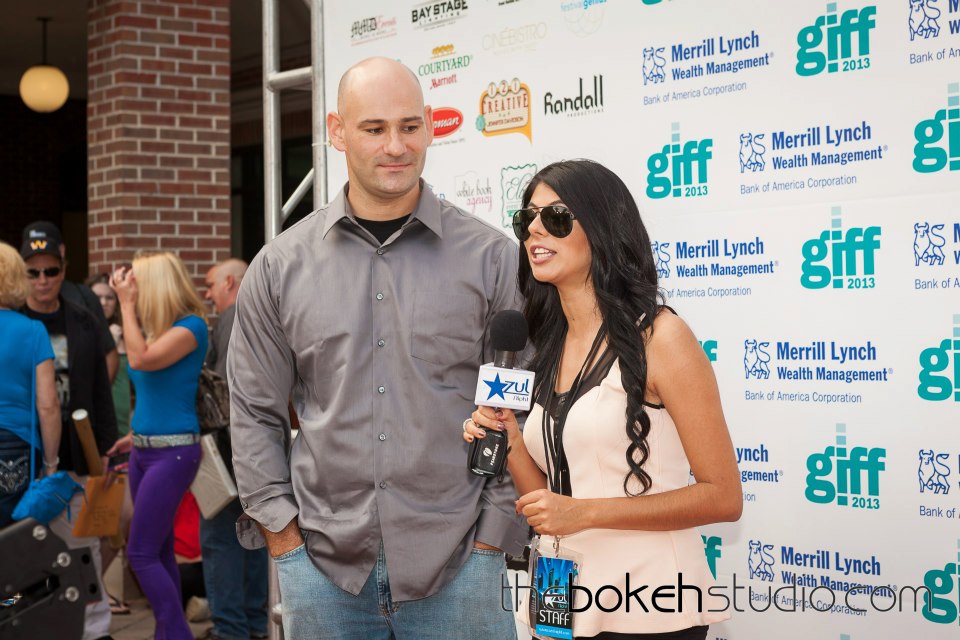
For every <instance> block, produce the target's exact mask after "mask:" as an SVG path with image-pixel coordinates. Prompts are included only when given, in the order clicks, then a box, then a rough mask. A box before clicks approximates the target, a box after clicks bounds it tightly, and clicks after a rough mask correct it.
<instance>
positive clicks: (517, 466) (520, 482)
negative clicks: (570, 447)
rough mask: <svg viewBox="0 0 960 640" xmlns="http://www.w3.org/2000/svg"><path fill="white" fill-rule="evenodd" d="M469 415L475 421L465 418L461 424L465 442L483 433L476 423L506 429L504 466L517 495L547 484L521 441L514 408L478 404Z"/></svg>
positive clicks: (500, 429) (481, 435)
mask: <svg viewBox="0 0 960 640" xmlns="http://www.w3.org/2000/svg"><path fill="white" fill-rule="evenodd" d="M471 419H472V420H473V423H474V424H471V423H469V422H468V423H467V424H465V425H464V428H463V433H464V436H463V439H464V440H466V441H467V442H473V439H474V438H482V437H483V435H484V432H483V429H481V428H480V427H478V426H476V425H478V424H479V425H482V426H484V427H487V428H490V429H494V430H496V431H506V433H507V447H508V448H509V449H510V453H509V454H508V455H507V469H508V470H509V471H510V477H511V478H513V484H514V486H516V488H517V493H518V494H519V495H521V496H522V495H526V494H528V493H530V492H531V491H534V490H536V489H545V488H546V486H547V476H546V474H544V473H543V471H541V470H540V467H538V466H537V463H536V462H534V461H533V458H532V457H530V453H529V452H528V451H527V447H526V445H525V444H524V442H523V434H522V433H521V432H520V426H519V425H518V424H517V417H516V416H515V415H514V413H513V411H511V410H510V409H494V408H492V407H477V410H476V411H474V412H473V415H472V416H471Z"/></svg>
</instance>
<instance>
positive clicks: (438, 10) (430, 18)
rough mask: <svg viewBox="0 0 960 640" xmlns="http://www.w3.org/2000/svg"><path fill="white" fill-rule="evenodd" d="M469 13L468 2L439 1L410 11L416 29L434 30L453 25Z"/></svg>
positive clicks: (455, 0)
mask: <svg viewBox="0 0 960 640" xmlns="http://www.w3.org/2000/svg"><path fill="white" fill-rule="evenodd" d="M466 12H467V0H438V1H437V2H425V3H423V4H418V5H416V6H415V7H413V9H412V10H411V11H410V22H411V23H412V24H413V28H414V29H434V28H437V27H442V26H446V25H448V24H453V23H454V22H455V21H456V20H457V19H459V18H460V17H462V16H463V14H464V13H466Z"/></svg>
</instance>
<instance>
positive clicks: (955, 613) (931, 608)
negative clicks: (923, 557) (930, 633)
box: [921, 540, 960, 626]
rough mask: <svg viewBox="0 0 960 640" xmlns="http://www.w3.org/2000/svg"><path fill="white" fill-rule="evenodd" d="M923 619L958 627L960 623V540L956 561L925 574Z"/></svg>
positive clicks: (958, 541)
mask: <svg viewBox="0 0 960 640" xmlns="http://www.w3.org/2000/svg"><path fill="white" fill-rule="evenodd" d="M923 586H924V587H926V588H927V589H929V593H927V594H924V598H923V609H922V610H921V613H922V614H923V617H924V618H925V619H926V620H928V621H930V622H933V623H936V624H949V625H953V626H957V622H958V621H960V588H958V587H960V540H957V555H956V559H955V560H954V561H951V562H946V563H944V565H943V569H939V568H937V569H930V570H929V571H927V572H926V573H925V574H923Z"/></svg>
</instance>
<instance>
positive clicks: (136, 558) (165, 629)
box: [127, 444, 200, 640]
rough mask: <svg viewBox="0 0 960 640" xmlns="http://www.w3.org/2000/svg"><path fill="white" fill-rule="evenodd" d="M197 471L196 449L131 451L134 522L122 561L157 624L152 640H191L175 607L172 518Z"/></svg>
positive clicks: (176, 580)
mask: <svg viewBox="0 0 960 640" xmlns="http://www.w3.org/2000/svg"><path fill="white" fill-rule="evenodd" d="M199 466H200V445H199V444H191V445H187V446H183V447H168V448H162V449H138V448H134V449H133V453H132V454H131V456H130V494H131V496H133V505H134V508H133V520H132V521H131V522H130V540H129V541H128V542H127V557H128V558H129V560H130V566H131V567H132V568H133V571H134V573H135V574H136V575H137V580H139V581H140V587H141V588H142V589H143V593H144V595H146V596H147V600H149V601H150V606H151V607H152V608H153V615H154V617H155V618H156V620H157V626H156V632H155V634H154V638H155V639H156V640H193V633H191V631H190V625H188V624H187V619H186V618H185V617H184V615H183V609H182V608H181V607H180V572H179V571H178V570H177V561H176V558H175V557H174V555H173V518H174V516H175V515H176V513H177V507H179V506H180V500H181V499H182V498H183V494H184V493H186V491H187V489H188V488H189V487H190V483H191V482H193V477H194V476H195V475H196V474H197V467H199Z"/></svg>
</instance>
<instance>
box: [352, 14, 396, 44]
mask: <svg viewBox="0 0 960 640" xmlns="http://www.w3.org/2000/svg"><path fill="white" fill-rule="evenodd" d="M395 35H397V17H396V16H391V17H389V18H388V17H386V16H372V17H369V18H361V19H360V20H354V21H353V24H351V25H350V44H351V45H356V44H364V43H367V42H373V41H374V40H383V39H384V38H389V37H390V36H395Z"/></svg>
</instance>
